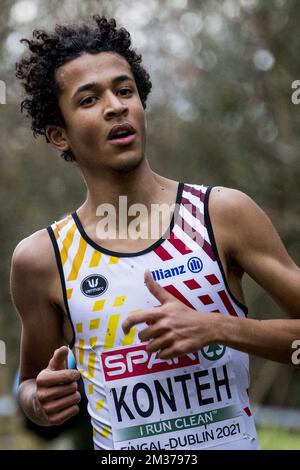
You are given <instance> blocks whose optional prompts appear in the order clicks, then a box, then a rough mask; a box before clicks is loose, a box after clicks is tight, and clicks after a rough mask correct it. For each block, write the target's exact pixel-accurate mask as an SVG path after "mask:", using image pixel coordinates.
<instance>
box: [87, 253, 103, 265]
mask: <svg viewBox="0 0 300 470" xmlns="http://www.w3.org/2000/svg"><path fill="white" fill-rule="evenodd" d="M101 256H102V254H101V253H100V251H97V250H94V253H93V256H92V258H91V262H90V264H89V268H96V267H97V266H98V265H99V263H100V260H101Z"/></svg>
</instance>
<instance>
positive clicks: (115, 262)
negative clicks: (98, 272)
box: [108, 256, 120, 264]
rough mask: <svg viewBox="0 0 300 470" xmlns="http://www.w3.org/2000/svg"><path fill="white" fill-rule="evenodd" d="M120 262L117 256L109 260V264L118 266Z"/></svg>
mask: <svg viewBox="0 0 300 470" xmlns="http://www.w3.org/2000/svg"><path fill="white" fill-rule="evenodd" d="M119 261H120V258H117V257H116V256H111V257H110V258H109V262H108V264H117V263H118V262H119Z"/></svg>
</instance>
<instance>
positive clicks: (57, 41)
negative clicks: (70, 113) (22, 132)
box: [16, 15, 152, 161]
mask: <svg viewBox="0 0 300 470" xmlns="http://www.w3.org/2000/svg"><path fill="white" fill-rule="evenodd" d="M92 18H93V20H94V21H95V22H96V23H97V26H96V27H94V25H87V24H83V25H56V27H55V29H54V31H52V32H47V31H44V30H39V29H35V30H34V31H33V33H32V37H33V39H32V40H30V39H21V42H22V43H25V44H27V46H28V48H29V51H28V52H27V54H26V55H24V56H23V57H22V59H21V60H20V61H19V62H18V63H17V64H16V77H17V78H19V79H21V80H22V85H23V87H24V89H25V92H26V98H25V99H24V100H23V101H22V102H21V111H22V112H23V111H24V110H25V111H26V113H27V116H29V117H31V129H32V131H33V135H34V137H36V136H37V135H38V134H40V135H44V136H45V138H46V140H47V142H49V140H48V139H47V136H46V134H45V129H46V126H47V125H50V124H52V125H57V126H61V127H65V122H64V118H63V115H62V113H61V110H60V108H59V105H58V97H59V94H60V89H59V86H58V83H57V81H56V79H55V71H56V69H58V68H59V67H61V66H62V65H64V64H66V63H67V62H69V61H70V60H72V59H75V58H77V57H79V56H80V55H82V54H83V53H89V54H97V53H99V52H110V51H111V52H115V53H117V54H119V55H121V56H122V57H124V58H125V59H126V60H127V62H128V63H129V65H130V68H131V71H132V73H133V76H134V78H135V81H136V85H137V89H138V92H139V96H140V99H141V102H142V105H143V107H144V109H145V108H146V100H147V96H148V94H149V93H150V91H151V88H152V83H151V81H150V76H149V74H148V73H147V71H146V70H145V69H144V67H143V66H142V65H141V62H142V56H141V54H138V53H137V52H136V51H135V50H133V49H132V48H131V37H130V34H129V32H128V31H127V30H126V29H125V28H119V29H117V28H116V21H115V19H114V18H110V19H107V18H106V17H105V16H101V17H100V16H99V15H94V16H93V17H92ZM61 156H62V157H63V158H64V159H65V160H66V161H72V160H75V157H74V155H73V154H72V152H71V151H70V150H68V151H66V152H62V154H61Z"/></svg>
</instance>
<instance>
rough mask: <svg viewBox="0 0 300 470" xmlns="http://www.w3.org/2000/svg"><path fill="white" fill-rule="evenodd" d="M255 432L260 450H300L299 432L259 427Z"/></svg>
mask: <svg viewBox="0 0 300 470" xmlns="http://www.w3.org/2000/svg"><path fill="white" fill-rule="evenodd" d="M257 431H258V439H259V443H260V447H261V449H262V450H300V431H297V432H296V431H292V430H288V429H282V428H274V427H270V426H260V427H259V428H258V430H257Z"/></svg>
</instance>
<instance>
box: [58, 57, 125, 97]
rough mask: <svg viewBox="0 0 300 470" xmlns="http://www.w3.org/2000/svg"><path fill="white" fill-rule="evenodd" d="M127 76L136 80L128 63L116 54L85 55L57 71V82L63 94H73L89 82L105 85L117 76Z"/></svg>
mask: <svg viewBox="0 0 300 470" xmlns="http://www.w3.org/2000/svg"><path fill="white" fill-rule="evenodd" d="M123 74H126V75H128V76H129V77H131V78H132V79H133V80H134V77H133V74H132V71H131V69H130V66H129V64H128V62H127V61H126V60H125V59H124V58H123V57H122V56H120V55H119V54H116V53H114V52H100V53H98V54H88V53H83V54H82V55H81V56H80V57H77V58H76V59H73V60H71V61H70V62H68V63H66V64H65V65H62V66H61V67H59V68H58V69H57V70H56V80H57V82H58V85H59V88H60V90H61V92H62V93H63V94H69V93H70V94H72V93H73V92H74V91H76V89H77V88H78V87H79V86H81V85H84V84H85V83H88V82H98V83H101V84H102V83H103V84H105V83H106V82H109V81H110V80H112V79H113V78H114V77H115V76H118V75H123Z"/></svg>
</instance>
